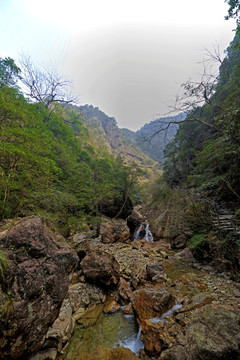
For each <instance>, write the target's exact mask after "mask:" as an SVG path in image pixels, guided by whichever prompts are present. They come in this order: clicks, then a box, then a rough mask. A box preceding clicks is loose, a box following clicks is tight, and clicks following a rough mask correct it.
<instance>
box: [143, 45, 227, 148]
mask: <svg viewBox="0 0 240 360" xmlns="http://www.w3.org/2000/svg"><path fill="white" fill-rule="evenodd" d="M205 53H206V59H205V60H204V61H203V63H202V64H203V72H202V74H201V76H200V79H199V80H191V79H190V80H188V81H187V82H185V83H183V84H182V85H181V88H180V93H179V94H178V95H177V96H176V100H175V104H174V105H173V106H171V107H170V111H169V112H168V113H167V114H165V116H169V115H171V114H177V113H182V114H185V115H186V116H185V117H184V118H182V119H181V118H180V119H178V120H175V119H174V117H172V118H168V117H163V116H162V118H161V119H159V121H158V129H157V130H156V131H154V132H153V134H152V135H150V136H148V137H147V138H146V139H145V141H151V140H152V139H153V138H154V137H155V136H156V135H157V134H159V133H161V132H165V133H167V131H168V130H169V128H170V126H173V125H175V126H178V125H179V124H181V123H183V122H187V121H189V122H190V121H198V122H200V123H202V124H204V125H206V126H208V127H210V128H212V129H214V130H216V131H220V129H219V128H218V127H217V126H216V125H215V124H214V123H209V122H207V121H204V119H203V118H201V117H200V116H196V112H194V111H193V110H194V109H197V108H200V107H201V106H203V105H206V104H207V105H211V106H213V107H214V108H215V109H216V110H220V109H221V106H220V105H219V104H217V103H215V102H214V97H213V95H214V93H215V90H216V86H217V83H218V79H219V74H218V72H216V71H213V70H212V68H213V66H209V64H210V65H211V64H213V63H214V64H215V68H216V63H218V64H219V66H220V65H222V63H223V61H222V59H221V56H220V50H219V46H218V45H217V46H216V47H214V49H213V51H210V50H207V49H205ZM153 121H155V120H153Z"/></svg>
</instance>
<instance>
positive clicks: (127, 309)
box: [122, 303, 133, 315]
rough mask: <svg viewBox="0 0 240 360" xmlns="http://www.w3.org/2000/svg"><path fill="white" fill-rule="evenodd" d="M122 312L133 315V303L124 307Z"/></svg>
mask: <svg viewBox="0 0 240 360" xmlns="http://www.w3.org/2000/svg"><path fill="white" fill-rule="evenodd" d="M122 313H123V314H125V315H133V308H132V304H131V303H129V304H127V305H125V306H124V307H123V308H122Z"/></svg>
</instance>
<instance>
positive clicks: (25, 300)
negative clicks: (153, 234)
mask: <svg viewBox="0 0 240 360" xmlns="http://www.w3.org/2000/svg"><path fill="white" fill-rule="evenodd" d="M135 215H136V214H135ZM17 239H18V240H17ZM23 239H25V240H23ZM27 239H31V241H30V240H29V241H27ZM33 240H34V241H33ZM6 244H7V245H6ZM9 244H10V245H9ZM0 245H1V248H4V246H5V249H6V252H7V253H8V258H9V269H13V270H11V271H9V272H8V274H6V277H5V278H4V279H2V284H1V287H2V290H1V298H0V300H1V306H2V308H4V306H5V308H6V303H7V301H8V302H9V301H11V306H10V307H9V310H8V311H7V312H2V314H1V323H0V331H1V333H0V334H1V341H0V355H1V356H0V357H1V358H3V359H31V360H47V359H48V360H56V359H58V360H62V359H65V360H77V359H78V360H90V359H91V360H102V359H106V360H107V359H108V360H111V359H112V360H118V359H119V360H120V359H122V360H123V359H124V360H128V359H129V360H131V359H139V358H140V359H143V360H150V359H152V360H153V359H154V360H155V359H166V360H172V359H176V360H184V359H186V360H193V359H196V360H197V359H199V360H201V359H202V360H207V359H240V285H239V284H237V283H234V282H233V281H232V280H231V279H229V278H228V277H227V276H225V274H219V273H217V272H215V270H214V269H213V268H211V267H210V266H202V265H201V264H199V263H198V262H197V261H196V260H195V259H194V258H193V256H192V254H191V252H190V251H189V249H187V248H186V249H184V250H183V251H175V252H174V251H172V250H171V249H170V245H169V243H168V242H167V241H166V240H164V239H161V240H158V241H154V242H153V243H149V242H147V241H146V240H145V239H141V240H139V239H138V240H134V241H133V242H132V241H131V240H130V230H129V228H128V226H127V224H126V222H124V221H122V220H119V219H118V220H117V221H114V220H110V219H105V221H104V222H103V225H102V229H101V236H100V237H99V238H95V237H94V233H93V232H88V233H85V234H76V235H75V236H74V237H73V238H72V244H71V247H70V246H69V245H67V244H66V242H65V241H64V239H63V238H61V237H59V236H57V235H56V234H54V232H53V231H52V230H51V229H49V227H48V226H47V225H46V224H44V223H43V222H42V221H41V219H39V218H36V217H32V218H30V219H26V220H21V221H20V222H19V223H18V224H14V226H13V227H11V229H8V228H7V229H5V230H3V231H2V233H1V235H0ZM64 249H65V250H64ZM34 284H35V287H34V286H33V285H34ZM37 284H38V286H37ZM9 292H11V293H9ZM9 298H10V299H9ZM176 304H177V306H176ZM170 309H172V311H170V312H169V310H170Z"/></svg>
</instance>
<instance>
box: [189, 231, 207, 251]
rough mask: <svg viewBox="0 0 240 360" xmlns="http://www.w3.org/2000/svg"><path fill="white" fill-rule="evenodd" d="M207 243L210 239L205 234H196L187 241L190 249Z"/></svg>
mask: <svg viewBox="0 0 240 360" xmlns="http://www.w3.org/2000/svg"><path fill="white" fill-rule="evenodd" d="M206 244H208V239H207V237H206V235H205V234H195V235H193V236H192V237H191V239H190V240H188V242H187V246H188V247H189V248H190V249H197V248H201V247H205V246H206Z"/></svg>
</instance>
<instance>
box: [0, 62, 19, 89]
mask: <svg viewBox="0 0 240 360" xmlns="http://www.w3.org/2000/svg"><path fill="white" fill-rule="evenodd" d="M20 72H21V70H20V68H19V67H18V66H17V65H16V64H15V62H14V60H13V59H11V58H10V57H8V58H5V59H3V58H0V88H2V87H3V86H15V85H16V81H17V79H18V78H19V75H20Z"/></svg>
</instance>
